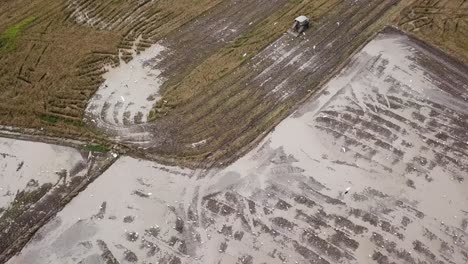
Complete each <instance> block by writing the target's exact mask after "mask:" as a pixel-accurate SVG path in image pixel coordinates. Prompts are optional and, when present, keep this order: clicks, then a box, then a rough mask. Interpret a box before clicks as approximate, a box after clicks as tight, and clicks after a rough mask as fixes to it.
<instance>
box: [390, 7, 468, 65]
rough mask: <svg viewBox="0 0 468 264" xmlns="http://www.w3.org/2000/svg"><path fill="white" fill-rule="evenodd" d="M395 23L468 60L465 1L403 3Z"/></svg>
mask: <svg viewBox="0 0 468 264" xmlns="http://www.w3.org/2000/svg"><path fill="white" fill-rule="evenodd" d="M396 24H397V25H398V26H399V27H401V28H402V29H403V30H405V31H407V32H410V33H412V34H414V35H416V36H418V37H420V38H422V39H424V40H425V41H427V42H429V43H433V44H436V45H438V46H439V47H441V48H442V49H445V50H446V51H448V52H449V53H451V54H453V55H454V56H457V57H459V58H460V59H462V60H464V61H465V63H467V62H468V55H467V54H468V2H467V1H466V0H417V1H413V3H412V4H411V5H409V6H408V7H406V8H405V9H404V10H403V11H402V13H401V15H400V16H399V18H398V19H397V22H396Z"/></svg>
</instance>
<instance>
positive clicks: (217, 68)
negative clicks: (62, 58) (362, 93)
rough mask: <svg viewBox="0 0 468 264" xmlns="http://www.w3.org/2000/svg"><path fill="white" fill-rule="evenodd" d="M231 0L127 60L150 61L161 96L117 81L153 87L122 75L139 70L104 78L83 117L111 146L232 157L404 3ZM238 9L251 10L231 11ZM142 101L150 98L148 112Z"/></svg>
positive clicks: (186, 156) (194, 158)
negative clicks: (293, 31) (304, 23)
mask: <svg viewBox="0 0 468 264" xmlns="http://www.w3.org/2000/svg"><path fill="white" fill-rule="evenodd" d="M229 3H230V2H229V1H228V2H226V3H225V4H224V5H223V4H220V5H218V6H217V7H215V8H213V9H212V10H210V11H209V12H207V13H206V16H205V17H203V18H201V19H200V20H198V19H196V20H194V21H192V22H191V23H190V24H189V25H187V26H186V27H184V28H183V29H181V31H180V33H175V34H172V35H170V36H168V37H166V38H164V39H162V40H161V41H159V42H158V43H157V44H156V46H153V47H154V48H155V50H156V51H157V52H156V53H155V54H153V55H150V56H148V57H146V56H147V54H146V53H144V54H143V53H142V54H141V57H140V55H136V56H135V58H136V60H137V61H139V62H138V63H139V64H140V65H143V64H145V65H148V67H151V69H152V71H153V72H152V73H151V74H150V75H149V77H148V78H153V79H154V82H153V83H157V86H158V88H159V89H161V90H160V93H159V94H154V93H156V92H157V89H152V91H153V94H148V93H144V92H143V94H142V95H141V97H140V98H139V99H138V100H136V99H133V100H127V99H126V98H127V97H126V95H130V94H131V93H129V92H128V93H127V91H128V90H127V88H122V86H123V87H128V89H129V90H131V89H132V87H135V89H136V87H140V88H141V91H144V90H148V91H150V90H151V89H146V88H144V87H145V85H142V86H140V85H139V84H138V83H139V82H142V81H143V82H144V81H145V80H142V79H140V80H136V79H132V78H131V77H130V76H131V75H132V74H137V75H139V74H140V73H137V72H138V71H139V70H138V69H140V68H141V69H142V68H143V67H139V66H136V67H133V70H134V71H133V73H132V71H130V72H129V74H128V76H127V77H124V78H127V80H129V81H131V82H133V83H132V84H131V85H130V84H127V83H126V82H122V81H120V82H118V83H117V84H115V81H116V80H119V79H113V78H110V79H108V80H109V82H105V83H104V84H103V85H102V86H101V88H100V90H99V91H98V92H97V94H96V95H95V97H94V98H93V99H92V100H91V103H90V105H89V107H88V111H87V123H88V124H89V125H91V126H92V127H94V128H97V129H98V130H100V131H102V132H104V133H106V134H107V135H110V136H111V137H112V138H113V139H114V140H117V141H118V142H121V143H125V144H128V145H130V146H133V147H138V148H144V149H145V153H146V154H147V155H148V156H150V157H151V154H155V155H160V156H164V157H169V158H175V159H178V160H184V161H190V162H199V161H201V160H205V159H206V158H207V157H209V158H210V159H212V160H220V159H229V160H231V161H232V160H233V159H234V158H235V157H234V156H233V154H234V153H238V151H239V149H241V148H243V147H244V146H245V145H247V144H248V143H250V142H252V141H253V140H254V139H256V138H257V137H258V136H259V135H260V134H261V133H262V132H264V131H265V130H268V129H270V128H271V127H272V126H273V125H274V124H276V123H277V122H278V121H279V120H280V119H281V118H282V117H284V116H285V115H286V114H287V113H288V111H289V110H290V109H291V107H292V106H294V105H295V104H297V103H298V102H299V101H300V100H302V99H303V98H304V97H306V96H307V95H308V94H310V92H311V91H313V90H315V89H316V88H317V87H318V85H319V84H320V83H321V82H322V81H323V80H324V79H326V78H327V77H328V76H330V75H331V74H332V73H333V72H334V70H335V69H336V68H337V67H339V66H340V65H341V64H342V63H343V62H344V61H345V60H346V59H347V58H348V57H349V56H350V55H351V54H352V53H353V52H354V51H355V50H356V49H357V48H358V47H359V46H360V45H361V44H363V43H364V42H365V41H366V39H367V38H368V37H369V36H371V35H372V34H373V33H375V31H376V30H378V29H380V28H381V27H382V26H383V25H384V24H385V22H386V21H388V20H389V17H390V15H392V14H394V13H396V12H397V11H398V10H400V9H401V7H402V6H400V5H398V3H399V1H398V0H382V1H302V2H300V3H299V4H291V3H288V4H285V3H283V2H281V1H268V3H269V4H268V5H266V4H262V3H260V2H258V3H257V2H250V1H245V2H241V3H242V5H241V4H239V3H237V4H236V5H233V6H232V7H231V6H230V5H229ZM279 7H282V8H279ZM276 9H277V10H278V11H276V12H275V10H276ZM240 10H249V12H247V13H245V12H246V11H242V16H239V17H238V13H239V12H240ZM229 12H232V13H233V14H232V15H229V16H226V14H230V13H229ZM299 13H304V14H307V15H309V16H310V17H312V18H313V21H314V23H313V25H312V28H311V30H309V31H307V32H306V34H305V35H304V36H301V37H300V38H292V37H290V36H289V35H285V34H283V32H284V31H285V29H286V28H287V27H288V26H289V25H290V23H291V18H293V17H295V16H296V15H297V14H299ZM267 14H271V15H270V16H266V15H267ZM262 16H264V17H262ZM231 17H232V18H231ZM239 18H242V19H239ZM261 19H264V20H263V21H262V22H260V23H258V22H259V21H260V20H261ZM231 20H232V21H231ZM256 23H258V25H257V26H255V27H254V26H252V27H251V26H250V25H251V24H253V25H255V24H256ZM216 30H218V31H216ZM241 33H243V35H241ZM237 36H241V37H239V38H237V39H236V37H237ZM271 42H273V43H271ZM158 47H160V48H158ZM189 53H193V54H196V56H190V55H189ZM257 53H258V54H257ZM149 57H153V58H154V59H153V60H152V61H151V60H148V58H149ZM187 58H190V59H188V60H187ZM125 67H127V66H125ZM115 70H116V71H117V72H118V71H120V69H119V68H116V69H115ZM110 84H115V85H113V86H110ZM125 85H126V86H125ZM101 91H102V92H101ZM101 93H102V94H101ZM108 94H110V96H109V95H108ZM133 96H134V95H131V97H130V98H132V97H133ZM159 97H161V99H160V100H159V101H157V99H158V98H159ZM147 100H149V101H150V102H156V105H155V107H154V109H153V110H152V111H151V112H150V110H151V109H148V102H147ZM148 113H149V116H148V117H147V115H148ZM146 119H149V120H150V121H153V122H149V123H144V121H145V120H146ZM148 153H149V154H148Z"/></svg>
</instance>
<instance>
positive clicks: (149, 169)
mask: <svg viewBox="0 0 468 264" xmlns="http://www.w3.org/2000/svg"><path fill="white" fill-rule="evenodd" d="M467 84H468V70H467V68H466V66H464V65H461V64H459V63H458V62H456V61H453V60H452V59H450V58H448V57H446V56H445V55H444V54H442V53H440V52H439V51H437V50H434V49H433V48H431V47H428V46H427V45H425V44H424V43H422V42H420V41H418V40H415V39H412V38H410V37H408V36H406V35H403V34H402V33H400V32H399V31H397V30H395V29H392V28H387V29H386V30H385V31H384V32H382V33H380V34H379V35H377V36H376V37H375V38H374V39H373V40H372V41H371V42H370V43H368V44H367V45H366V46H365V47H364V48H363V49H362V50H361V51H360V52H359V53H357V54H356V55H355V56H354V57H353V58H352V60H351V62H350V63H349V64H348V65H347V66H346V67H345V68H344V69H343V70H342V71H341V72H340V73H339V74H338V75H337V76H336V77H334V78H333V79H332V80H331V81H330V82H328V83H327V84H326V85H325V87H324V88H323V89H322V90H321V91H320V93H318V94H317V95H316V96H314V97H313V98H311V99H310V100H308V101H307V102H306V103H305V104H303V105H302V106H301V107H300V108H299V109H298V110H297V111H296V112H295V113H293V114H292V115H291V116H290V117H288V118H287V119H285V120H284V121H282V122H281V123H280V124H279V125H278V126H277V127H276V128H275V130H274V131H273V132H272V133H270V134H269V135H267V136H266V138H265V139H264V140H263V141H262V142H261V143H260V144H259V145H258V146H257V147H256V148H255V149H254V150H252V151H251V152H249V153H248V154H247V155H246V156H244V157H242V158H241V159H239V160H238V161H236V162H235V163H233V164H231V165H229V166H228V167H226V168H224V169H215V168H212V169H209V170H204V169H199V170H189V169H182V168H178V167H167V166H162V165H159V164H157V163H153V162H150V161H143V160H137V159H133V158H129V157H123V158H121V159H119V160H118V161H117V163H115V164H114V165H113V166H112V167H111V168H110V169H109V170H107V171H106V172H105V173H104V174H103V175H101V176H100V177H99V178H98V179H97V180H96V181H95V182H94V183H93V184H91V185H90V186H89V187H88V188H87V189H86V190H85V191H83V192H82V193H80V194H79V195H78V196H77V197H76V198H75V199H74V200H72V201H71V202H70V203H69V204H68V205H67V206H66V207H65V208H64V209H63V210H62V211H61V212H60V213H59V214H58V215H57V216H56V217H55V218H54V219H52V220H51V221H50V222H49V223H48V224H46V225H45V226H44V227H43V228H41V230H39V232H37V233H36V235H35V236H34V238H33V239H32V240H31V241H30V242H29V243H28V245H27V246H26V247H25V248H24V249H23V251H22V252H21V253H20V254H19V255H18V256H15V257H13V258H12V259H11V260H10V261H9V262H8V263H25V264H27V263H38V262H40V263H82V264H84V263H171V264H176V263H243V264H247V263H323V264H325V263H379V264H384V263H454V264H458V263H466V262H468V250H467V248H468V211H467V210H466V204H467V203H468V194H467V193H466V190H467V188H468V185H467V181H466V175H468V167H467V166H466V164H468V134H467V131H468V123H467V120H468V111H467V109H468V107H467V106H468V87H467ZM280 95H284V94H283V93H280Z"/></svg>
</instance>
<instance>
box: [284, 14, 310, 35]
mask: <svg viewBox="0 0 468 264" xmlns="http://www.w3.org/2000/svg"><path fill="white" fill-rule="evenodd" d="M309 23H310V21H309V18H308V17H306V16H298V17H296V19H294V24H293V25H292V27H291V28H290V29H289V30H288V33H289V34H290V35H292V36H294V37H298V36H299V35H301V34H302V33H303V32H304V31H306V29H308V28H309Z"/></svg>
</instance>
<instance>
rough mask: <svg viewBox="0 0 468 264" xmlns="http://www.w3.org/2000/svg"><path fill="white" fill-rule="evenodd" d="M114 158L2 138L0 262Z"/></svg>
mask: <svg viewBox="0 0 468 264" xmlns="http://www.w3.org/2000/svg"><path fill="white" fill-rule="evenodd" d="M113 159H114V157H112V156H110V155H105V154H100V153H95V152H92V151H87V150H77V149H73V148H70V147H63V146H57V145H50V144H44V143H37V142H30V141H21V140H17V139H7V138H0V164H1V167H0V182H1V184H0V229H1V230H2V232H0V262H3V261H5V259H6V258H7V257H8V256H9V255H10V254H11V253H12V252H15V250H18V249H21V246H22V245H24V243H25V242H26V241H27V239H29V236H30V234H31V233H32V232H34V231H36V230H37V229H38V228H39V227H40V226H41V225H43V224H44V223H45V222H46V221H47V220H48V218H49V217H50V216H51V215H53V214H55V213H56V212H57V211H58V210H60V209H61V208H62V206H64V205H65V204H66V201H68V200H69V199H70V197H72V196H73V195H76V191H77V190H80V188H83V187H84V186H85V185H86V184H87V182H88V181H89V180H90V179H92V178H93V177H96V176H97V175H99V174H100V173H102V170H101V168H102V169H105V167H106V166H107V165H109V164H110V162H111V161H112V160H113ZM73 193H74V194H73ZM67 199H68V200H67ZM25 239H26V240H25Z"/></svg>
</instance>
